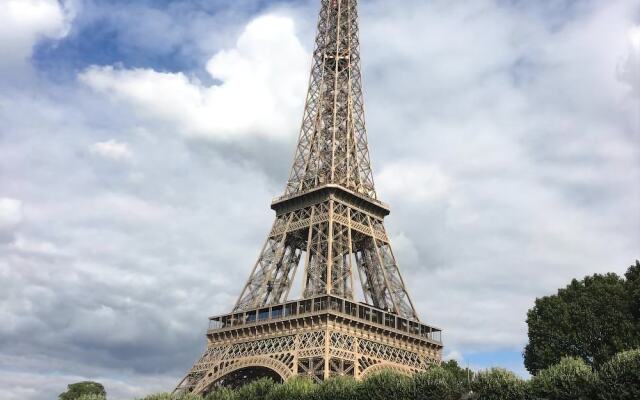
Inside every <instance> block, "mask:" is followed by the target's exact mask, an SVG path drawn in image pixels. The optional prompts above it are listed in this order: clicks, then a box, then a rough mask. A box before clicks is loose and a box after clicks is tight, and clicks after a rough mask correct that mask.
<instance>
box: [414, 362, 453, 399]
mask: <svg viewBox="0 0 640 400" xmlns="http://www.w3.org/2000/svg"><path fill="white" fill-rule="evenodd" d="M413 391H414V396H415V399H417V400H458V399H460V396H461V395H462V393H461V390H460V388H459V387H458V384H457V381H456V378H455V376H454V374H453V373H452V372H451V371H449V370H447V369H444V368H442V367H440V366H433V367H431V368H429V370H427V371H425V372H420V373H417V374H415V375H414V376H413Z"/></svg>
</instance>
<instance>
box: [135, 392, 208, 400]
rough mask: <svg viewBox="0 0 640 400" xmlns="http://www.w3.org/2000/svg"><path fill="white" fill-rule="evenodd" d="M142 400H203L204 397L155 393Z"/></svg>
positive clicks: (187, 394)
mask: <svg viewBox="0 0 640 400" xmlns="http://www.w3.org/2000/svg"><path fill="white" fill-rule="evenodd" d="M142 400H202V396H199V395H197V394H193V393H185V394H182V395H179V396H175V395H172V394H171V393H154V394H150V395H148V396H145V397H143V398H142Z"/></svg>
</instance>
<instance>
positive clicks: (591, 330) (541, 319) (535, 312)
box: [524, 261, 640, 375]
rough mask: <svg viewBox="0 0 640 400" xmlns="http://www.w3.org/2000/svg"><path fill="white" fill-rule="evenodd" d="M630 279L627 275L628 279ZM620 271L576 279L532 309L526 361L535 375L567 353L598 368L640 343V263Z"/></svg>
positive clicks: (536, 303) (530, 311) (537, 303)
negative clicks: (623, 272) (624, 271)
mask: <svg viewBox="0 0 640 400" xmlns="http://www.w3.org/2000/svg"><path fill="white" fill-rule="evenodd" d="M625 278H626V279H625ZM625 278H622V277H620V276H618V275H616V274H614V273H609V274H606V275H599V274H596V275H593V276H587V277H585V278H584V279H582V280H576V279H574V280H573V281H572V282H571V283H570V284H569V285H568V286H567V287H566V288H564V289H560V290H558V293H557V294H555V295H552V296H545V297H542V298H539V299H536V302H535V306H534V307H533V308H532V309H530V310H529V312H528V313H527V324H528V328H529V344H527V346H526V347H525V350H524V364H525V367H526V368H527V370H529V372H531V373H532V374H534V375H535V374H537V373H538V372H539V371H540V370H542V369H545V368H547V367H549V366H551V365H553V364H556V363H558V362H559V361H560V359H562V358H563V357H565V356H570V357H578V358H581V359H582V360H584V361H585V362H586V363H587V364H589V365H591V366H593V367H596V368H598V367H599V366H600V365H601V364H602V363H604V362H606V361H607V360H609V359H610V358H611V357H613V355H615V354H616V353H617V352H620V351H623V350H628V349H633V348H636V347H639V346H640V323H639V317H640V262H638V261H636V263H635V265H632V266H631V267H629V269H628V271H627V273H626V274H625Z"/></svg>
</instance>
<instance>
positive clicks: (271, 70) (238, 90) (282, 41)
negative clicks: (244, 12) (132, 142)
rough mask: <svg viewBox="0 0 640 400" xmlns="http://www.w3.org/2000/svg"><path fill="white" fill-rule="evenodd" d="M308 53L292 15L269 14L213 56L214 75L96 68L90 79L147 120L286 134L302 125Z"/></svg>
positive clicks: (225, 135) (208, 132)
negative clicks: (201, 78) (206, 80)
mask: <svg viewBox="0 0 640 400" xmlns="http://www.w3.org/2000/svg"><path fill="white" fill-rule="evenodd" d="M308 63H309V56H308V54H307V52H305V50H304V48H303V47H302V45H301V44H300V41H299V40H298V38H297V37H296V34H295V30H294V23H293V21H292V20H291V18H289V17H283V16H276V15H267V16H262V17H259V18H256V19H255V20H253V21H251V22H250V23H249V24H248V25H247V26H246V28H245V30H244V32H242V34H241V35H240V37H239V38H238V41H237V43H236V46H235V47H234V48H232V49H225V50H221V51H220V52H218V53H217V54H215V55H214V56H213V57H211V58H210V59H209V60H208V61H207V63H206V70H207V72H208V73H209V74H210V77H211V78H212V79H213V80H214V82H215V83H212V84H209V85H207V84H203V83H202V82H200V81H199V80H198V79H197V78H194V77H189V76H187V75H185V74H184V73H182V72H178V73H163V72H158V71H155V70H153V69H133V70H128V69H117V68H113V67H111V66H100V67H98V66H96V67H92V68H89V69H88V70H87V71H85V72H84V73H82V74H81V75H80V79H81V81H82V82H84V83H85V84H87V85H89V86H90V87H92V88H93V89H95V90H96V91H99V92H103V93H106V94H107V95H108V96H111V97H113V98H115V99H117V100H118V101H122V102H125V103H127V104H130V105H131V106H133V107H135V111H136V112H137V113H138V114H139V115H140V116H141V117H142V118H144V119H145V120H146V121H150V122H152V123H157V122H161V123H170V124H171V126H172V128H173V129H174V130H175V131H176V132H178V133H181V134H184V135H187V136H205V137H214V138H221V139H230V138H232V137H234V136H238V135H254V136H267V137H282V136H288V135H291V133H292V132H293V131H294V130H295V127H296V126H297V125H298V119H299V118H291V116H293V115H296V114H300V111H301V104H302V102H301V101H300V100H301V99H302V98H303V97H304V91H305V82H306V81H307V79H308V78H307V74H306V72H307V69H308V68H307V65H308Z"/></svg>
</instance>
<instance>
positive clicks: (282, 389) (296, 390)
mask: <svg viewBox="0 0 640 400" xmlns="http://www.w3.org/2000/svg"><path fill="white" fill-rule="evenodd" d="M315 388H316V385H315V384H314V383H313V381H312V380H310V379H308V378H305V377H295V378H292V379H289V380H288V381H286V382H285V383H283V384H280V385H275V386H274V387H273V389H271V391H270V392H269V394H267V396H265V399H266V400H311V399H312V394H313V392H314V390H315ZM241 398H242V397H241ZM242 399H243V398H242Z"/></svg>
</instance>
